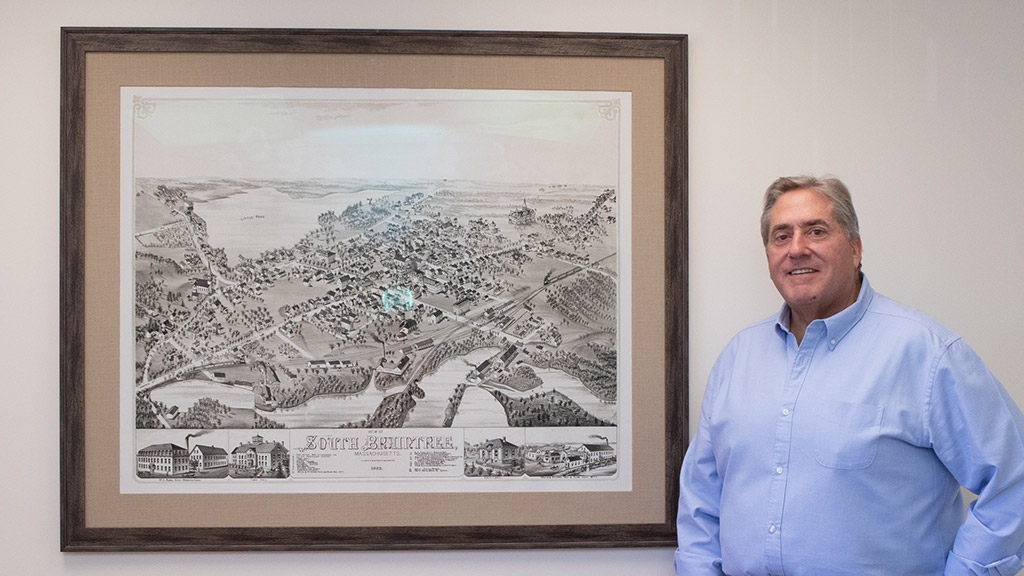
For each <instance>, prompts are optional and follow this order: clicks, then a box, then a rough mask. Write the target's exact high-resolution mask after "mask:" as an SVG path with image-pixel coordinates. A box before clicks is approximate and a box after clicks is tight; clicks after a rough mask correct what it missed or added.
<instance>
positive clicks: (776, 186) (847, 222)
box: [761, 176, 860, 246]
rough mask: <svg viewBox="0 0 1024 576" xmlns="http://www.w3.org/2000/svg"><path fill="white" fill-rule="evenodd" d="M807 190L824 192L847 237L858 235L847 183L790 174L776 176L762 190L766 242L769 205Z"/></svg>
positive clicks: (763, 228)
mask: <svg viewBox="0 0 1024 576" xmlns="http://www.w3.org/2000/svg"><path fill="white" fill-rule="evenodd" d="M804 189H810V190H814V191H816V192H819V193H821V194H823V195H824V196H825V197H826V198H828V201H829V204H831V205H832V216H833V217H834V218H835V219H836V222H838V223H839V227H840V228H842V230H843V233H844V234H846V239H847V240H853V239H854V238H860V224H859V223H858V222H857V211H856V210H854V209H853V199H851V198H850V191H849V190H847V189H846V185H845V184H843V183H842V182H840V181H839V179H838V178H835V177H833V176H823V177H821V178H818V177H815V176H789V177H783V178H779V179H778V180H776V181H775V182H772V185H771V186H769V187H768V190H766V191H765V193H764V209H763V210H762V211H761V241H762V242H764V245H765V246H767V245H768V233H769V230H768V228H769V227H770V226H771V211H772V206H775V203H776V202H778V201H779V198H781V197H782V195H783V194H785V193H786V192H792V191H793V190H804Z"/></svg>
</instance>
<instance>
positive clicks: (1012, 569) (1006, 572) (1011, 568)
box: [945, 552, 1024, 576]
mask: <svg viewBox="0 0 1024 576" xmlns="http://www.w3.org/2000/svg"><path fill="white" fill-rule="evenodd" d="M1021 568H1024V564H1022V563H1021V558H1020V556H1009V557H1007V558H1003V559H1002V560H999V561H998V562H993V563H992V564H978V563H977V562H974V561H973V560H968V559H967V558H964V557H963V556H960V555H958V554H956V553H954V552H950V553H949V558H947V559H946V574H945V576H1013V575H1014V574H1016V573H1018V572H1020V570H1021Z"/></svg>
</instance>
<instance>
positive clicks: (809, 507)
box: [675, 277, 1024, 576]
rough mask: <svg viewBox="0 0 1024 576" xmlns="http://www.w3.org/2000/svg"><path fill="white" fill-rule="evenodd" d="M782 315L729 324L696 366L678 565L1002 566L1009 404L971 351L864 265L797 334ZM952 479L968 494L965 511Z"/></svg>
mask: <svg viewBox="0 0 1024 576" xmlns="http://www.w3.org/2000/svg"><path fill="white" fill-rule="evenodd" d="M862 278H863V277H862ZM788 315H789V311H788V308H786V307H785V306H783V309H782V311H781V312H780V313H779V315H778V316H777V317H773V318H770V319H767V320H765V321H763V322H760V323H758V324H755V325H753V326H751V327H749V328H747V329H745V330H743V331H742V332H740V333H739V334H737V335H736V337H735V338H733V340H732V341H731V342H730V343H729V345H728V346H727V347H726V348H725V350H724V351H723V352H722V354H721V355H720V356H719V358H718V360H717V362H716V363H715V366H714V368H713V369H712V371H711V375H710V378H709V379H708V385H707V389H706V391H705V393H704V402H703V407H702V410H701V417H700V423H699V426H698V430H697V434H696V435H695V436H694V438H693V440H692V442H691V443H690V447H689V449H688V451H687V453H686V457H685V459H684V461H683V467H682V471H681V475H680V488H681V496H680V501H679V517H678V519H677V527H678V537H679V548H678V549H677V550H676V553H675V566H676V573H677V574H679V575H681V576H682V575H685V576H701V575H705V574H715V575H719V574H728V575H730V576H739V575H741V574H745V575H746V574H750V575H754V574H774V575H782V574H786V575H789V576H804V575H806V576H830V575H840V574H849V575H856V576H873V575H878V576H898V575H921V576H937V575H941V574H947V575H971V574H975V575H988V576H1009V575H1011V574H1015V573H1017V572H1018V571H1019V570H1020V568H1021V562H1022V558H1024V416H1022V414H1021V411H1020V408H1018V407H1017V405H1016V404H1015V403H1014V401H1013V399H1012V398H1010V397H1009V396H1008V395H1007V393H1006V391H1005V389H1004V388H1003V386H1002V385H1001V384H1000V383H999V382H998V381H997V380H996V379H995V377H994V376H993V375H992V374H991V373H990V372H989V371H988V370H987V369H986V368H985V366H984V364H983V363H982V362H981V360H980V359H979V358H978V356H977V355H976V354H975V353H974V352H973V351H972V350H971V349H970V348H969V347H968V346H967V344H965V343H964V342H963V340H962V339H961V338H960V337H958V336H957V335H956V334H954V333H952V332H951V331H950V330H948V329H947V328H945V327H943V326H942V325H940V324H938V323H936V322H935V321H934V320H932V319H930V318H928V317H927V316H925V315H924V314H921V313H920V312H917V311H915V310H913V309H911V308H908V307H906V306H903V305H900V304H898V303H896V302H894V301H892V300H890V299H888V298H886V297H884V296H882V295H880V294H877V293H875V292H874V291H873V290H872V289H871V286H870V284H869V283H868V281H867V278H863V281H862V286H861V291H860V295H859V296H858V298H857V301H856V303H854V304H853V305H851V306H850V307H848V308H847V309H845V310H843V311H842V312H840V313H839V314H836V315H835V316H832V317H831V318H827V319H824V320H815V321H814V322H812V323H811V324H810V325H809V326H808V327H807V331H806V334H805V335H804V338H803V341H802V343H801V344H800V345H799V346H798V345H797V343H796V339H795V337H794V336H793V335H792V334H791V333H790V332H789V331H788V329H787V326H788V320H789V316H788ZM960 485H963V486H964V487H965V488H967V489H968V490H970V491H971V492H973V493H975V494H978V499H977V500H976V501H975V502H974V503H972V504H971V505H970V506H969V509H968V512H967V516H966V520H965V518H964V514H963V502H962V500H961V497H960V489H959V487H960Z"/></svg>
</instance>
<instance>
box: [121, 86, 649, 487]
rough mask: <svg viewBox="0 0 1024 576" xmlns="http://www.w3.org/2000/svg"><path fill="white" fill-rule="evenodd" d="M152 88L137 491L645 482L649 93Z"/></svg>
mask: <svg viewBox="0 0 1024 576" xmlns="http://www.w3.org/2000/svg"><path fill="white" fill-rule="evenodd" d="M132 90H133V89H125V90H124V91H123V93H122V108H123V111H124V112H123V114H124V117H123V119H122V123H128V124H130V128H129V129H128V130H127V131H126V130H125V129H124V127H123V129H122V134H123V135H124V134H126V133H127V134H128V135H129V136H130V137H129V138H127V140H129V142H128V143H127V144H125V143H124V142H123V143H122V144H123V148H122V162H123V163H125V160H126V159H127V161H128V163H129V166H128V167H127V169H124V170H125V171H124V172H123V176H122V180H123V181H124V180H128V183H127V184H125V183H124V182H123V183H122V186H123V191H122V194H123V196H122V206H123V210H128V211H129V212H130V214H129V216H128V217H127V218H125V216H124V215H122V218H123V219H124V220H123V221H124V222H127V223H129V225H130V235H129V234H124V233H123V234H122V242H123V243H127V242H130V244H131V246H130V249H123V254H122V259H123V263H122V269H123V270H124V269H128V270H129V272H128V273H129V274H130V275H131V278H130V279H129V280H128V281H127V282H125V281H123V284H122V285H123V286H128V288H129V290H130V291H129V292H128V294H127V296H125V295H123V296H122V315H123V316H127V315H129V314H130V318H127V319H126V318H122V326H123V328H122V332H123V333H125V334H123V336H122V339H128V338H130V340H128V343H127V344H126V343H125V342H122V349H123V350H128V349H129V348H130V349H131V352H130V358H128V359H127V361H126V360H124V359H123V361H122V363H123V365H127V367H128V368H129V369H130V374H129V375H125V374H122V381H123V383H122V396H123V398H122V412H124V411H125V410H124V409H125V408H128V409H129V410H130V413H129V414H128V416H127V417H126V416H125V415H122V428H123V430H122V478H123V479H124V478H125V477H126V476H127V477H130V482H123V483H122V490H125V486H126V485H127V486H129V488H128V490H130V491H143V492H145V491H149V492H160V491H174V490H182V489H184V490H186V491H188V490H192V491H219V492H230V491H232V486H233V485H234V486H238V485H239V484H241V483H246V484H248V485H249V488H247V489H248V490H252V488H251V486H252V484H253V482H254V481H258V482H256V484H257V485H258V486H260V487H261V488H260V489H261V490H265V491H271V492H272V491H289V490H303V489H308V488H302V487H301V486H303V485H304V484H307V485H309V486H315V487H317V489H322V488H323V487H324V486H325V485H329V486H332V489H337V490H345V489H346V488H345V486H347V485H351V486H353V487H354V488H352V489H363V490H366V489H374V490H376V489H380V488H379V487H380V486H386V487H385V488H383V489H384V490H404V491H418V490H430V489H431V488H429V485H430V483H431V482H435V483H437V486H439V487H441V488H437V489H442V488H443V489H451V487H452V486H458V487H459V488H458V489H460V490H467V489H468V490H474V489H481V490H491V489H495V488H494V487H495V486H503V488H501V489H503V490H509V489H513V490H515V489H526V490H530V489H540V488H539V487H543V489H544V490H550V489H552V488H551V486H552V485H555V486H556V488H555V489H566V490H572V489H576V488H573V487H572V486H573V484H576V485H579V484H580V483H581V482H583V481H589V484H591V486H588V487H587V489H588V490H592V489H594V488H593V485H594V484H598V485H599V484H600V483H601V481H604V482H606V483H608V482H611V481H613V480H614V479H616V478H619V477H621V476H628V474H622V472H623V470H622V465H623V460H624V457H626V458H625V459H626V461H627V462H628V450H629V446H628V430H626V429H625V428H626V427H625V426H624V424H625V423H627V422H628V415H626V416H625V418H624V415H623V411H622V408H623V406H624V405H625V406H628V401H626V402H623V400H624V398H623V396H624V395H626V396H628V394H629V387H628V384H625V383H624V382H626V381H627V380H628V379H624V378H623V360H624V358H623V351H624V350H628V348H627V347H626V346H627V344H624V343H623V336H628V335H624V334H623V331H624V330H623V324H622V318H623V314H624V313H626V312H628V310H626V308H628V305H627V304H624V300H623V290H628V278H626V279H624V278H623V276H624V275H626V276H628V269H623V258H622V256H623V254H622V251H623V240H627V241H628V239H624V238H623V237H622V236H623V223H622V222H621V220H620V219H621V218H622V215H623V214H624V213H628V212H626V209H627V208H628V207H627V206H625V205H624V204H625V203H627V202H628V178H627V177H626V176H624V175H623V173H622V172H623V171H622V169H621V163H622V162H623V158H622V155H623V150H622V141H623V140H626V141H628V139H629V131H628V123H627V124H626V128H623V127H622V122H623V116H624V115H626V116H627V118H628V95H626V96H627V99H626V100H625V101H623V100H622V97H623V95H620V94H612V95H609V94H590V93H587V94H582V95H580V94H575V95H573V96H572V97H571V98H570V97H568V96H566V95H562V94H559V95H553V94H551V93H546V92H545V93H531V94H530V95H529V97H528V98H527V97H525V96H523V95H517V96H515V97H514V98H513V97H510V96H509V95H507V94H505V93H498V94H492V93H486V94H483V95H481V94H480V93H470V94H462V93H452V91H445V92H444V93H443V94H434V93H432V92H431V93H415V94H408V93H406V92H402V93H400V94H394V93H391V92H389V91H375V92H374V93H373V94H371V95H367V94H365V93H362V92H358V93H357V94H355V95H353V94H351V93H349V92H344V91H342V93H331V94H329V95H328V94H322V93H316V94H315V96H316V97H315V98H311V97H310V96H309V94H308V93H306V92H300V93H289V92H287V91H286V92H284V93H283V94H281V93H279V92H272V93H271V94H272V97H271V96H270V95H268V94H267V93H260V92H255V93H253V92H247V93H245V94H244V95H241V96H240V95H239V94H237V93H235V92H230V91H228V92H218V91H213V92H212V94H211V93H210V91H209V90H208V89H207V91H206V92H202V93H200V94H190V93H182V92H181V89H178V91H170V92H167V91H164V92H161V91H160V90H159V89H134V92H133V91H132ZM624 103H625V106H626V108H627V110H626V111H625V112H624V111H623V109H622V107H623V105H624ZM232 114H233V115H237V116H238V118H236V119H231V118H224V117H223V116H224V115H232ZM211 118H214V120H211ZM593 140H597V141H593ZM125 147H127V150H126V149H125ZM481 148H485V149H481ZM336 155H337V156H336ZM338 157H342V158H343V161H338V160H337V158H338ZM261 158H270V159H268V160H266V161H265V162H262V163H261V160H260V159H261ZM625 161H627V162H628V157H627V158H626V159H625ZM318 162H324V163H330V164H331V165H332V166H333V168H332V169H330V170H328V169H320V168H317V167H315V166H317V164H316V163H318ZM572 162H574V163H577V164H579V165H578V166H574V167H567V168H566V169H565V170H564V171H562V172H560V171H559V170H558V169H557V166H555V167H554V168H551V169H548V168H543V169H542V168H534V167H535V166H550V165H552V164H556V165H557V164H560V163H572ZM286 166H287V167H286ZM275 167H276V168H275ZM474 167H476V168H474ZM588 170H589V171H592V172H593V173H592V174H590V175H589V176H585V177H584V176H580V174H585V173H587V171H588ZM445 174H450V177H449V176H445ZM563 174H564V175H563ZM488 176H491V177H490V178H488ZM124 260H127V261H128V262H127V264H128V266H127V267H126V266H125V264H126V262H124ZM129 299H130V301H128V300H129ZM125 310H128V311H129V312H128V314H126V313H125ZM129 324H130V326H129ZM625 360H626V361H627V362H628V356H627V358H625ZM129 363H130V364H129ZM125 371H126V370H125V366H123V367H122V372H125ZM127 376H130V378H128V377H127ZM129 380H130V382H129ZM126 463H127V464H126ZM360 483H363V484H360ZM382 483H383V484H382ZM453 483H454V484H453ZM533 483H535V486H537V487H538V488H530V487H529V486H531V485H534V484H533ZM358 486H363V488H358ZM366 486H374V487H375V488H366ZM510 486H511V488H510ZM598 489H600V488H598ZM617 489H622V488H621V487H620V488H617Z"/></svg>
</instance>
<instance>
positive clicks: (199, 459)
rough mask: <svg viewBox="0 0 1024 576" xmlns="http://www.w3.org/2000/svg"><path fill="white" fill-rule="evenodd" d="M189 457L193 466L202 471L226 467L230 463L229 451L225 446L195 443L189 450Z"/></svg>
mask: <svg viewBox="0 0 1024 576" xmlns="http://www.w3.org/2000/svg"><path fill="white" fill-rule="evenodd" d="M188 459H189V460H190V461H191V462H192V466H193V467H194V468H195V469H196V470H198V471H200V472H202V471H203V470H214V469H217V468H226V467H227V465H228V453H227V451H226V450H224V449H223V448H218V447H216V446H202V445H199V444H197V445H195V446H193V447H192V451H191V452H189V455H188Z"/></svg>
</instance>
